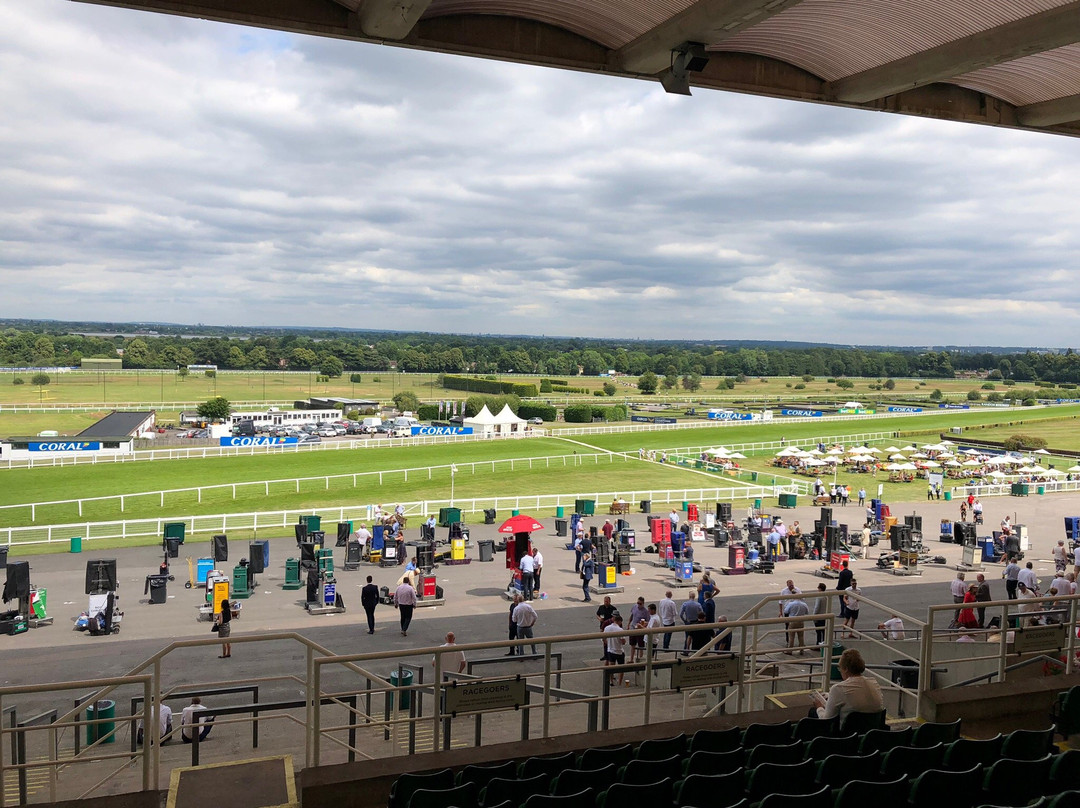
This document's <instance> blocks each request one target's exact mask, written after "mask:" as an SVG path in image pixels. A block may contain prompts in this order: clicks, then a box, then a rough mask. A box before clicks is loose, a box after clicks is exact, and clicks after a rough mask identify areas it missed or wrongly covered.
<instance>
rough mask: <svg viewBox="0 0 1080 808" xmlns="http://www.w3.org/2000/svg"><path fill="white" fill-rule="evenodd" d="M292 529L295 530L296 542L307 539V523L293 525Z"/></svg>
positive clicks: (302, 541)
mask: <svg viewBox="0 0 1080 808" xmlns="http://www.w3.org/2000/svg"><path fill="white" fill-rule="evenodd" d="M293 530H295V531H296V543H297V544H303V543H304V542H306V541H307V525H293Z"/></svg>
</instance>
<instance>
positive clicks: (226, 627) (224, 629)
mask: <svg viewBox="0 0 1080 808" xmlns="http://www.w3.org/2000/svg"><path fill="white" fill-rule="evenodd" d="M217 634H218V639H219V640H221V656H220V657H218V659H228V658H229V657H231V656H232V643H231V642H229V635H230V634H232V606H231V605H230V604H229V599H228V598H224V599H223V600H222V601H221V611H220V612H219V613H218V616H217Z"/></svg>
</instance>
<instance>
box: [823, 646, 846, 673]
mask: <svg viewBox="0 0 1080 808" xmlns="http://www.w3.org/2000/svg"><path fill="white" fill-rule="evenodd" d="M845 650H847V649H845V648H844V646H843V645H842V644H841V643H838V642H834V643H833V646H832V668H831V669H830V671H829V678H830V679H831V680H832V681H834V682H838V681H840V678H841V677H840V655H841V654H842V653H844V651H845ZM821 655H822V657H824V656H825V646H822V647H821Z"/></svg>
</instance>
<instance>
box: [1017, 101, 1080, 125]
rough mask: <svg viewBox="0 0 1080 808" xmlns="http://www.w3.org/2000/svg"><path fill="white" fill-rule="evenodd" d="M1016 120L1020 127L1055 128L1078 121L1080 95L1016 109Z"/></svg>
mask: <svg viewBox="0 0 1080 808" xmlns="http://www.w3.org/2000/svg"><path fill="white" fill-rule="evenodd" d="M1016 120H1017V122H1018V123H1019V124H1020V125H1021V126H1057V125H1059V124H1063V123H1070V122H1071V121H1080V95H1067V96H1064V97H1063V98H1054V99H1051V100H1050V101H1042V102H1041V103H1038V104H1029V105H1028V106H1026V107H1017V109H1016Z"/></svg>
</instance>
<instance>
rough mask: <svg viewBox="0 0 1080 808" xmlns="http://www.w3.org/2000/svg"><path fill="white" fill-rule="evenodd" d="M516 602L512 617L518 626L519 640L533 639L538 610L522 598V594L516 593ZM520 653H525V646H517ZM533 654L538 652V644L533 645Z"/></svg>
mask: <svg viewBox="0 0 1080 808" xmlns="http://www.w3.org/2000/svg"><path fill="white" fill-rule="evenodd" d="M514 603H516V604H517V605H516V606H515V607H514V611H513V613H512V617H513V620H514V625H515V626H517V637H518V639H519V640H531V639H532V638H533V626H535V625H536V610H535V609H534V608H533V607H532V604H530V603H528V602H526V601H524V600H522V598H521V595H518V594H515V595H514ZM517 649H518V653H519V654H524V653H525V646H524V645H519V646H518V647H517ZM532 652H533V654H535V653H536V646H535V645H533V646H532Z"/></svg>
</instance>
